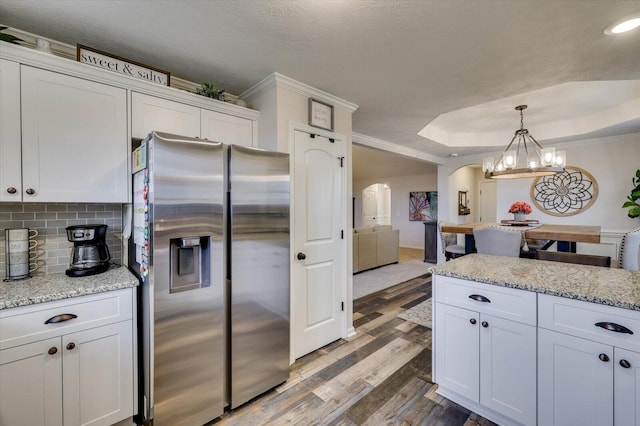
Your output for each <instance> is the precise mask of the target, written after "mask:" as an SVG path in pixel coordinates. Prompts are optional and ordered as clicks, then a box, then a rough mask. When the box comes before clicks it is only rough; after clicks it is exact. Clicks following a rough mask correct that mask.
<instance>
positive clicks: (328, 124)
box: [309, 98, 333, 131]
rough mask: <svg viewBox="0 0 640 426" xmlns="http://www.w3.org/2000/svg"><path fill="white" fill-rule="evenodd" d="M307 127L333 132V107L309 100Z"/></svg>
mask: <svg viewBox="0 0 640 426" xmlns="http://www.w3.org/2000/svg"><path fill="white" fill-rule="evenodd" d="M309 125H310V126H313V127H319V128H320V129H325V130H329V131H333V105H329V104H325V103H324V102H320V101H317V100H315V99H313V98H309Z"/></svg>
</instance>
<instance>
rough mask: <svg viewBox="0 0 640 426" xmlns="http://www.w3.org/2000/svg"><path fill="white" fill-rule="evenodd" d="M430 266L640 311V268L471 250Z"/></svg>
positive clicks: (470, 277) (488, 281)
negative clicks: (488, 253) (481, 252)
mask: <svg viewBox="0 0 640 426" xmlns="http://www.w3.org/2000/svg"><path fill="white" fill-rule="evenodd" d="M430 270H431V271H432V272H433V274H434V275H441V276H446V277H453V278H460V279H464V280H471V281H478V282H482V283H486V284H493V285H498V286H502V287H511V288H516V289H520V290H527V291H533V292H536V293H543V294H550V295H553V296H560V297H567V298H571V299H577V300H584V301H586V302H592V303H599V304H602V305H609V306H617V307H619V308H625V309H633V310H636V311H640V272H638V271H627V270H625V269H618V268H605V267H601V266H588V265H576V264H572V263H563V262H549V261H545V260H536V259H521V258H516V257H503V256H492V255H487V254H469V255H466V256H462V257H459V258H457V259H454V260H450V261H448V262H445V263H442V264H439V265H436V266H434V267H431V268H430Z"/></svg>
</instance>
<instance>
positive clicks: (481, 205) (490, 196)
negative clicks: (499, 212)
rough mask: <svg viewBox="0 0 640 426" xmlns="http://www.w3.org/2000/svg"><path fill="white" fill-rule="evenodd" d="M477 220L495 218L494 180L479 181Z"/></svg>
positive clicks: (484, 220) (487, 220)
mask: <svg viewBox="0 0 640 426" xmlns="http://www.w3.org/2000/svg"><path fill="white" fill-rule="evenodd" d="M478 211H479V216H478V222H495V221H496V220H497V218H496V182H495V181H487V182H480V193H479V196H478Z"/></svg>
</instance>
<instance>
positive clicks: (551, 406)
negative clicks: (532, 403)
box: [538, 329, 613, 426]
mask: <svg viewBox="0 0 640 426" xmlns="http://www.w3.org/2000/svg"><path fill="white" fill-rule="evenodd" d="M538 353H539V358H538V362H539V364H538V365H539V373H538V374H539V381H538V385H539V392H538V405H539V410H538V418H539V419H540V425H572V424H575V425H585V426H586V425H594V426H596V425H597V426H605V425H612V424H613V362H612V359H613V348H612V347H611V346H608V345H604V344H602V343H597V342H592V341H590V340H586V339H581V338H578V337H573V336H567V335H566V334H561V333H557V332H554V331H549V330H544V329H540V330H539V331H538ZM600 357H602V358H603V359H606V360H608V361H606V362H605V361H602V360H601V359H600Z"/></svg>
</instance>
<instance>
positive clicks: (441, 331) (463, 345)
mask: <svg viewBox="0 0 640 426" xmlns="http://www.w3.org/2000/svg"><path fill="white" fill-rule="evenodd" d="M479 317H480V315H479V314H478V313H477V312H473V311H469V310H467V309H461V308H456V307H454V306H450V305H445V304H443V303H436V322H435V327H436V329H435V333H436V334H435V347H437V350H436V353H435V363H436V365H435V369H436V371H435V377H436V379H435V380H436V382H437V383H438V385H439V386H442V387H443V388H446V389H448V390H450V391H452V392H456V393H457V394H459V395H462V396H464V397H466V398H469V399H470V400H472V401H475V402H478V401H479V392H480V383H479V380H480V371H479V368H480V366H479V362H478V357H479V335H480V333H479V332H478V327H479V326H480V321H479V320H480V318H479Z"/></svg>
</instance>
